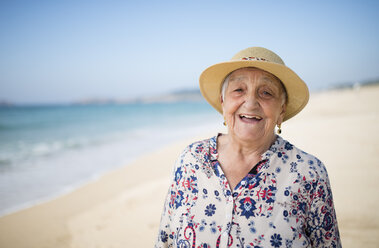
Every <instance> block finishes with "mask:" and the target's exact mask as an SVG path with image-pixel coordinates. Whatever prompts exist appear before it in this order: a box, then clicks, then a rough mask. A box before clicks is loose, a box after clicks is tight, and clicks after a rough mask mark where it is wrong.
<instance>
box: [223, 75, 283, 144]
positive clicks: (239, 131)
mask: <svg viewBox="0 0 379 248" xmlns="http://www.w3.org/2000/svg"><path fill="white" fill-rule="evenodd" d="M283 97H284V96H283V88H282V85H281V83H280V81H279V80H278V79H277V78H276V77H274V76H273V75H271V74H270V73H268V72H265V71H262V70H260V69H257V68H242V69H238V70H236V71H234V72H232V73H231V74H230V78H229V85H228V86H227V88H226V91H225V96H224V99H221V104H222V109H223V115H224V118H225V121H226V123H227V126H228V131H229V134H230V135H232V136H234V138H238V139H240V140H242V141H247V142H254V141H263V142H265V141H267V142H272V140H273V138H274V136H275V134H274V129H275V125H276V124H281V123H282V121H283V117H284V114H285V101H284V99H283Z"/></svg>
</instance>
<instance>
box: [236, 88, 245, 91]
mask: <svg viewBox="0 0 379 248" xmlns="http://www.w3.org/2000/svg"><path fill="white" fill-rule="evenodd" d="M242 91H243V89H241V88H237V89H235V90H234V92H242Z"/></svg>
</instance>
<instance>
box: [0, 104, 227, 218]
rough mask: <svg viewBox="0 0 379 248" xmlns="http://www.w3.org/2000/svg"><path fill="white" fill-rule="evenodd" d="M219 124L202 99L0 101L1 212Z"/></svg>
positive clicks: (219, 119)
mask: <svg viewBox="0 0 379 248" xmlns="http://www.w3.org/2000/svg"><path fill="white" fill-rule="evenodd" d="M221 123H222V117H221V115H219V114H218V113H217V112H216V111H215V110H213V109H212V108H211V107H210V106H209V105H208V104H206V103H205V102H182V103H160V104H123V105H72V106H28V107H2V108H0V215H2V214H6V213H9V212H12V211H15V210H18V209H22V208H24V207H27V206H30V205H33V204H35V203H37V202H41V201H44V200H48V199H51V198H52V197H55V196H57V195H60V194H63V193H66V192H69V191H71V190H73V189H75V188H76V187H78V186H80V185H82V184H83V183H86V182H88V181H90V180H93V179H95V178H97V177H99V176H100V175H102V174H103V173H105V172H107V171H109V170H112V169H115V168H117V167H119V166H122V165H125V164H126V163H128V162H130V161H131V160H133V159H136V158H137V157H138V156H140V155H142V154H144V153H146V152H150V151H153V150H155V149H159V148H160V147H162V146H164V145H166V144H168V143H170V142H174V141H177V140H180V139H183V138H189V137H191V136H195V135H199V134H203V133H206V132H208V133H209V132H212V131H216V130H215V127H216V128H217V127H218V126H220V125H221Z"/></svg>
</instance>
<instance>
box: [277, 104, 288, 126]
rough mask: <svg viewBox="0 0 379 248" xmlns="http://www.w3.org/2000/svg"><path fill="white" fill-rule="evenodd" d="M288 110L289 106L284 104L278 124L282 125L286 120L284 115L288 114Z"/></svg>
mask: <svg viewBox="0 0 379 248" xmlns="http://www.w3.org/2000/svg"><path fill="white" fill-rule="evenodd" d="M286 109H287V104H286V103H283V105H282V110H281V112H280V114H279V118H278V123H277V124H282V122H283V119H284V115H285V114H286Z"/></svg>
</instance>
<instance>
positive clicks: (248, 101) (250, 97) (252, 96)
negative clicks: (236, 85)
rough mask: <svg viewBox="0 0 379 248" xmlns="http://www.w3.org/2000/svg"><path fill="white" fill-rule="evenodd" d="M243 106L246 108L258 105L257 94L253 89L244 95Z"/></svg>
mask: <svg viewBox="0 0 379 248" xmlns="http://www.w3.org/2000/svg"><path fill="white" fill-rule="evenodd" d="M245 106H246V107H247V108H255V107H257V106H259V101H258V96H257V93H256V92H255V91H251V92H248V94H246V96H245Z"/></svg>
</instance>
